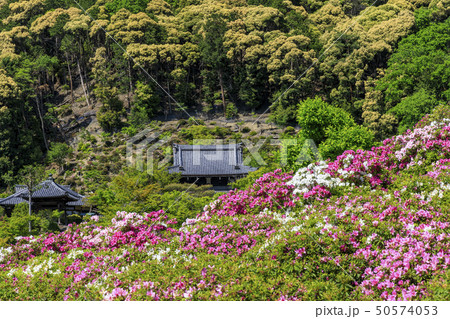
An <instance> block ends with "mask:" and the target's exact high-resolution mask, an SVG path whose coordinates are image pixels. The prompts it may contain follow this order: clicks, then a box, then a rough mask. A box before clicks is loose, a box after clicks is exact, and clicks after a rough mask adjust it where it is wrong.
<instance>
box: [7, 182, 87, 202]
mask: <svg viewBox="0 0 450 319" xmlns="http://www.w3.org/2000/svg"><path fill="white" fill-rule="evenodd" d="M15 190H16V193H15V194H13V195H11V196H8V197H6V198H4V199H0V205H1V206H8V205H16V204H19V203H22V202H26V201H27V198H28V190H27V188H26V186H24V185H16V187H15ZM31 197H32V199H33V200H36V199H50V198H58V199H61V200H63V201H70V202H73V203H75V202H78V201H79V200H81V199H83V198H84V196H82V195H80V194H78V193H77V192H75V191H73V190H71V189H70V187H69V186H67V185H59V184H58V183H56V182H55V181H54V180H53V177H52V176H51V175H50V177H49V178H48V179H46V180H45V181H43V182H42V183H40V184H38V185H37V186H36V188H35V189H34V191H33V193H32V195H31ZM71 206H78V205H75V204H71Z"/></svg>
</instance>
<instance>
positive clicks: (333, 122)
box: [297, 97, 355, 144]
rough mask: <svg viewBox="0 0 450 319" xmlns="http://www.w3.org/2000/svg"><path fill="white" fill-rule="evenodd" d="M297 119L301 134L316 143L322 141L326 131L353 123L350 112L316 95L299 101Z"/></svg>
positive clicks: (335, 129)
mask: <svg viewBox="0 0 450 319" xmlns="http://www.w3.org/2000/svg"><path fill="white" fill-rule="evenodd" d="M297 120H298V124H299V125H300V128H301V135H302V136H303V137H304V138H307V139H312V140H313V141H314V143H316V144H320V143H322V142H323V141H324V140H325V139H326V138H327V137H328V136H327V132H331V131H339V130H342V129H343V128H345V127H350V126H353V125H355V122H354V121H353V119H352V118H351V116H350V114H348V113H347V112H345V111H344V110H342V109H340V108H337V107H333V106H331V105H329V104H328V103H326V102H324V101H322V99H320V98H318V97H316V98H315V99H307V100H305V101H303V102H302V103H300V105H299V106H298V113H297Z"/></svg>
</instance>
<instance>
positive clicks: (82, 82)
mask: <svg viewBox="0 0 450 319" xmlns="http://www.w3.org/2000/svg"><path fill="white" fill-rule="evenodd" d="M77 66H78V73H79V74H80V79H81V86H82V87H83V92H84V97H85V99H86V103H87V105H88V107H90V106H91V105H90V104H89V96H88V94H87V91H86V87H85V86H84V80H83V73H82V72H81V67H80V60H78V58H77Z"/></svg>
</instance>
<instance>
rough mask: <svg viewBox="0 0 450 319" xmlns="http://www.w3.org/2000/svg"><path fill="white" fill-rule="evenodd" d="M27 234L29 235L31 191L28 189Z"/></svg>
mask: <svg viewBox="0 0 450 319" xmlns="http://www.w3.org/2000/svg"><path fill="white" fill-rule="evenodd" d="M28 216H29V218H30V219H29V220H28V232H29V233H30V234H31V189H28Z"/></svg>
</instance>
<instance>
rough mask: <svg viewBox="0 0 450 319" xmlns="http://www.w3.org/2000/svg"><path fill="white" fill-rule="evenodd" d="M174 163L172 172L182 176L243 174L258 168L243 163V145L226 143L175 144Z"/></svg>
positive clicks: (170, 170) (170, 169) (170, 168)
mask: <svg viewBox="0 0 450 319" xmlns="http://www.w3.org/2000/svg"><path fill="white" fill-rule="evenodd" d="M173 157H174V165H173V166H171V167H169V172H170V173H181V175H182V176H227V175H228V176H229V175H242V174H244V175H245V174H248V173H249V172H252V171H255V170H256V168H254V167H250V166H245V165H243V164H242V161H243V159H242V146H241V145H240V144H226V145H220V144H219V145H179V144H174V152H173Z"/></svg>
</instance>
